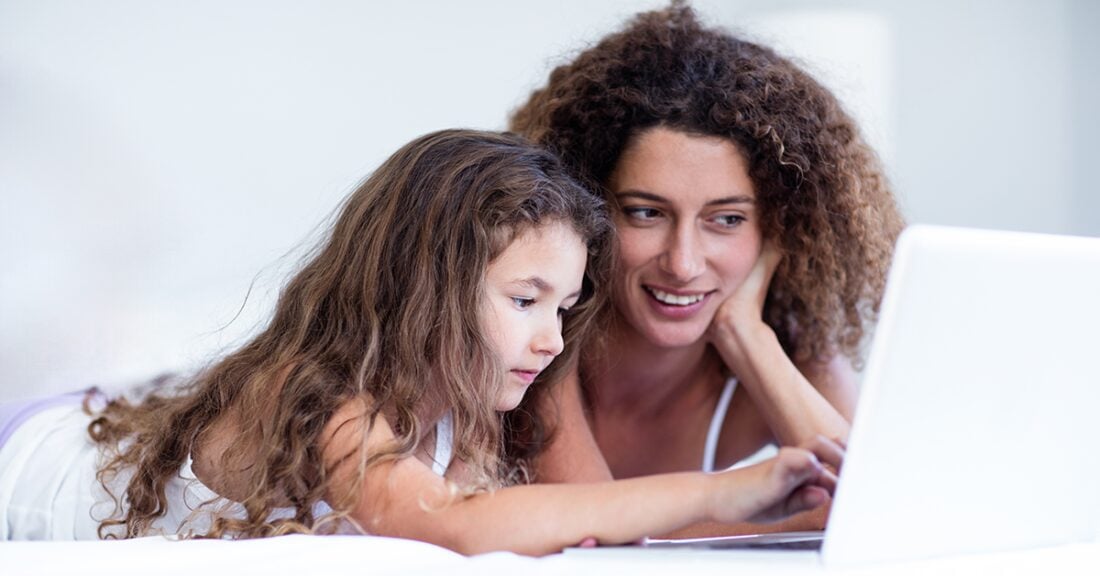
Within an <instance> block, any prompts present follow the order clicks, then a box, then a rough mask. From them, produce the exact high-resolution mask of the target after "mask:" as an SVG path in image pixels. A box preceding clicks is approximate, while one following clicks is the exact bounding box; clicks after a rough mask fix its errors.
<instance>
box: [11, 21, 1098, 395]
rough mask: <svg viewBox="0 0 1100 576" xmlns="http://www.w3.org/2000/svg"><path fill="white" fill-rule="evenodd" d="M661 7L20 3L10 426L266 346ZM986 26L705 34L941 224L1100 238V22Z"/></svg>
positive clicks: (869, 24)
mask: <svg viewBox="0 0 1100 576" xmlns="http://www.w3.org/2000/svg"><path fill="white" fill-rule="evenodd" d="M660 4H661V3H660V2H654V1H646V2H639V1H626V0H623V1H618V2H585V1H582V0H567V1H565V2H558V3H553V4H551V3H538V4H535V3H531V4H527V3H513V2H507V1H504V0H499V1H488V0H478V1H472V2H461V3H458V2H444V1H438V2H427V1H417V2H409V3H403V4H397V3H392V4H382V3H360V2H334V1H326V2H314V3H302V2H263V1H259V0H249V1H235V2H221V1H197V2H196V1H190V2H184V1H178V2H156V3H153V2H145V1H142V0H131V1H125V0H100V1H98V2H94V3H86V2H80V1H76V0H69V1H63V0H58V1H49V0H46V1H42V0H7V1H6V2H3V3H0V401H3V400H7V399H13V398H20V397H26V396H31V395H35V394H42V393H48V392H57V391H63V390H68V389H72V388H75V387H79V386H85V385H88V384H92V383H115V382H118V381H120V380H127V379H136V378H141V377H145V376H148V375H150V374H152V373H155V372H158V371H161V370H166V369H179V368H183V367H187V366H192V365H194V364H195V363H196V362H200V361H202V360H203V359H206V358H209V356H210V355H211V353H212V352H214V351H216V350H218V349H220V348H222V347H225V346H228V345H230V344H232V343H233V342H235V341H237V340H239V338H240V337H241V336H242V334H245V333H247V332H248V330H250V329H252V328H253V327H254V326H255V325H256V324H257V322H259V321H260V320H261V319H262V318H263V317H264V315H265V314H266V312H267V309H268V305H269V303H270V301H271V298H272V297H273V294H274V291H276V290H277V288H278V286H279V282H280V281H281V279H282V278H283V275H284V274H285V273H286V271H287V270H289V269H292V268H293V265H294V263H295V260H294V257H293V255H291V256H286V254H288V253H293V251H294V250H295V249H296V248H298V247H301V246H303V243H304V242H306V241H307V237H309V236H310V235H311V234H312V233H314V232H315V231H316V230H317V226H318V224H319V223H320V221H321V220H322V219H323V218H325V217H326V216H327V215H328V214H329V213H330V211H331V210H332V209H333V208H334V207H335V205H336V204H337V202H338V201H339V199H340V198H341V197H342V196H343V195H344V194H345V193H346V192H347V191H348V190H350V189H351V188H352V187H353V186H354V184H355V183H356V182H357V181H358V180H359V179H360V178H361V177H362V176H364V175H365V174H366V173H367V172H369V171H370V170H371V169H372V168H373V167H374V166H375V165H377V163H378V162H379V161H381V160H382V159H383V158H384V157H385V156H386V155H387V154H389V153H390V152H392V151H393V150H395V149H396V148H397V147H398V146H399V145H401V144H402V143H404V142H405V141H407V140H409V139H410V138H412V137H414V136H416V135H419V134H421V133H424V132H427V131H430V130H434V129H438V128H445V127H453V126H468V127H477V128H490V129H499V128H503V126H504V123H505V116H506V113H507V111H508V110H509V109H511V108H512V107H513V106H515V105H516V104H518V103H519V102H520V101H521V100H522V99H523V97H524V96H525V95H526V94H527V92H528V91H529V90H530V89H531V88H532V87H534V86H536V85H538V84H539V83H541V82H542V80H543V79H544V77H545V75H546V73H547V72H548V71H549V69H550V68H551V67H552V65H553V63H555V62H557V61H559V60H560V59H562V58H565V57H568V55H569V54H571V53H573V52H574V51H576V50H577V49H580V48H582V47H583V46H584V44H585V42H589V41H592V40H595V39H596V38H598V37H599V36H601V35H602V34H603V33H605V32H606V31H608V30H610V29H612V28H614V27H615V26H616V25H617V24H618V23H619V22H620V21H621V20H622V19H623V18H624V17H625V16H627V15H629V14H631V13H633V12H635V11H637V10H639V9H643V8H647V7H652V6H656V5H660ZM965 4H966V5H965V6H962V7H959V6H956V3H954V2H949V1H947V0H937V1H934V2H919V3H918V2H913V3H911V4H910V3H901V2H893V3H888V4H886V5H885V6H882V5H880V4H879V3H877V2H871V1H870V0H867V1H864V2H857V1H849V2H823V1H822V2H810V1H805V2H797V1H782V0H776V1H771V2H763V1H759V2H749V1H742V2H718V1H714V2H699V3H698V7H699V8H700V10H701V11H702V12H703V13H704V15H706V16H707V17H708V18H709V19H710V20H711V21H714V22H719V23H722V24H725V25H731V26H735V27H737V28H738V29H740V30H744V31H745V32H747V33H749V34H753V35H756V36H758V37H761V38H768V39H769V40H770V41H774V42H776V43H777V44H779V45H780V46H781V47H782V48H783V49H784V50H786V51H788V52H790V53H792V54H795V55H796V56H799V57H801V58H802V59H803V60H804V61H806V62H807V63H808V65H810V66H811V68H813V69H815V70H817V71H818V72H820V73H821V74H822V75H823V76H824V80H825V81H826V82H827V83H828V84H829V85H831V86H834V87H836V88H837V89H838V91H840V92H841V93H842V94H843V95H844V98H845V100H846V101H847V102H849V104H850V105H851V106H850V107H851V108H852V109H853V112H854V113H855V115H856V116H857V117H858V118H860V119H861V120H863V121H864V122H865V123H866V124H867V130H868V132H869V134H870V135H871V137H872V141H874V142H876V144H877V145H878V146H879V147H880V148H881V149H882V151H883V155H884V157H885V158H886V159H887V161H888V165H889V168H890V171H891V174H892V175H893V177H894V180H895V182H896V184H897V186H898V189H899V193H900V195H901V196H902V198H903V204H904V207H905V210H906V212H907V214H908V215H909V216H910V217H911V218H912V219H913V220H918V221H926V222H939V223H947V224H961V225H974V226H985V227H994V228H1012V229H1023V230H1040V231H1049V232H1075V233H1087V234H1095V235H1100V214H1098V210H1097V209H1098V208H1100V205H1098V202H1097V201H1096V199H1095V197H1094V196H1093V195H1092V194H1086V193H1085V190H1087V189H1089V188H1091V187H1092V185H1091V177H1090V176H1089V174H1088V173H1087V172H1086V171H1085V170H1086V168H1085V167H1086V166H1087V165H1088V163H1089V162H1091V161H1092V160H1093V159H1095V156H1097V146H1096V144H1094V143H1093V142H1092V133H1093V131H1092V128H1095V127H1097V114H1096V112H1094V111H1093V110H1092V105H1091V103H1092V102H1093V101H1095V96H1096V95H1097V92H1098V89H1097V83H1096V75H1095V73H1094V72H1093V69H1094V68H1095V65H1094V63H1095V61H1096V60H1095V59H1096V56H1097V55H1100V48H1098V46H1097V42H1096V40H1094V39H1091V37H1090V34H1091V33H1092V32H1093V31H1094V30H1096V24H1097V23H1100V15H1098V13H1097V10H1096V8H1095V7H1093V6H1092V5H1090V4H1089V3H1088V2H1085V1H1081V2H1074V1H1072V0H1063V1H1060V2H1038V1H1035V2H1023V1H1015V2H1011V1H1010V2H998V1H994V0H972V1H971V2H967V3H965ZM860 22H863V23H865V24H866V26H861V25H860V24H859V23H860ZM861 30H862V32H861ZM1082 127H1088V129H1087V130H1085V129H1083V128H1082ZM254 281H255V283H254V287H253V291H252V294H251V296H250V297H249V299H248V301H247V304H245V305H244V307H243V310H242V311H241V314H240V316H239V317H238V318H237V319H236V320H233V319H234V317H235V315H236V314H237V312H238V309H241V307H242V303H243V302H244V301H245V295H246V293H247V292H248V290H249V287H250V285H251V284H253V282H254ZM231 321H232V322H231ZM227 324H228V326H227V327H226V325H227ZM223 327H224V328H223Z"/></svg>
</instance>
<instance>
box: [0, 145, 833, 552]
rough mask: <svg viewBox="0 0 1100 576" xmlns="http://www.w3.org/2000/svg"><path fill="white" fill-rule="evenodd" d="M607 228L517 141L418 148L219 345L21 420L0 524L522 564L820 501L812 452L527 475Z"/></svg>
mask: <svg viewBox="0 0 1100 576" xmlns="http://www.w3.org/2000/svg"><path fill="white" fill-rule="evenodd" d="M609 230H610V227H609V222H608V220H607V217H606V215H605V212H604V208H603V206H602V204H601V203H600V201H599V200H597V199H595V197H594V196H591V195H589V194H588V193H587V192H586V191H585V190H584V189H582V188H581V187H580V186H579V185H578V184H577V183H576V182H575V181H574V180H572V179H571V178H570V177H568V176H567V175H566V174H565V172H564V171H563V169H562V168H561V166H560V165H559V162H558V160H557V159H556V158H555V157H554V156H553V155H551V154H550V153H548V152H546V151H543V150H541V149H539V148H535V147H533V146H531V145H529V144H527V143H526V142H525V141H524V140H522V139H521V138H519V137H516V136H511V135H499V134H490V133H481V132H472V131H461V130H452V131H443V132H437V133H433V134H429V135H426V136H424V137H421V138H419V139H417V140H415V141H413V142H411V143H409V144H408V145H406V146H405V147H404V148H402V149H401V150H399V151H398V152H397V153H396V154H394V155H393V156H392V157H391V158H390V159H388V160H387V161H386V162H385V163H384V164H383V165H382V166H381V167H380V168H379V169H378V170H377V171H376V172H375V173H374V175H373V176H371V177H370V178H369V179H368V180H367V181H366V182H365V183H364V184H363V185H362V186H361V187H360V188H359V189H358V190H357V191H355V192H354V193H353V194H352V195H351V196H350V197H349V198H348V200H347V201H346V204H345V205H344V207H343V209H342V211H341V213H340V215H339V217H338V219H337V221H336V223H335V225H334V227H333V229H332V231H331V236H330V237H329V239H328V240H327V241H326V242H325V243H324V244H323V245H322V246H320V247H319V248H318V249H317V251H316V252H315V253H314V254H313V255H312V256H311V258H310V259H309V260H308V261H307V262H306V264H305V265H304V267H303V268H302V269H301V271H299V272H298V273H297V274H296V275H295V276H294V277H293V278H292V279H291V280H290V282H289V283H288V284H287V286H286V287H285V288H284V290H283V292H282V294H281V295H280V297H279V300H278V303H277V305H276V308H275V312H274V316H273V318H272V320H271V322H270V325H269V326H268V327H267V328H266V329H265V330H264V331H263V332H262V333H260V334H259V335H258V336H256V337H255V338H254V339H252V340H251V341H250V342H248V343H247V344H245V345H244V346H243V347H241V348H240V349H239V350H237V351H235V352H233V353H231V354H229V355H228V356H226V357H225V358H223V359H221V360H220V361H218V362H217V363H215V364H213V365H212V366H211V367H209V368H207V369H206V370H203V371H202V372H200V373H199V374H198V375H196V376H195V377H194V378H193V379H192V380H191V381H190V382H188V383H186V384H185V385H183V386H162V387H160V388H158V389H156V390H154V391H153V392H152V393H149V394H147V395H145V396H144V398H141V399H138V400H131V401H127V400H125V399H122V398H118V399H115V400H112V401H110V402H109V403H108V404H107V405H106V407H105V408H103V409H102V410H100V411H99V412H98V413H97V414H96V415H95V416H94V419H91V421H90V424H89V417H88V416H87V415H86V414H85V413H84V411H80V410H78V409H76V408H73V407H67V408H66V407H60V408H51V409H48V410H44V411H41V412H39V413H38V414H36V415H33V416H30V417H29V418H24V419H23V420H24V421H23V422H22V424H21V425H19V426H18V428H16V429H15V430H14V432H13V433H11V435H10V438H9V439H8V441H7V442H6V443H5V444H4V445H3V446H2V447H0V511H2V514H3V515H4V516H6V517H5V518H0V531H5V533H4V534H2V535H3V536H4V537H6V538H55V539H60V538H66V539H67V538H74V537H75V538H92V537H96V536H99V537H135V536H142V535H147V534H162V533H168V534H180V535H183V536H193V535H205V536H211V537H225V536H229V537H260V536H272V535H278V534H284V533H290V532H313V533H333V532H346V531H356V532H362V533H367V534H377V535H388V536H399V537H406V538H415V539H419V540H423V541H426V542H432V543H435V544H439V545H442V546H446V547H448V548H451V549H453V550H457V551H459V552H463V553H478V552H485V551H490V550H512V551H516V552H520V553H527V554H542V553H548V552H552V551H557V550H561V549H562V548H563V547H565V546H569V545H575V544H577V543H579V542H581V541H583V540H585V539H595V540H596V541H598V542H603V543H621V542H629V541H632V540H637V539H639V538H641V537H644V536H646V535H650V534H659V533H663V532H667V531H670V530H673V529H675V528H678V527H680V526H683V525H686V524H690V523H694V522H699V521H705V520H715V521H738V520H744V519H748V518H755V519H771V518H778V517H782V516H785V515H787V514H790V513H793V512H797V511H800V510H803V509H806V508H809V507H813V506H815V505H818V504H820V503H821V502H822V501H823V500H824V498H825V497H826V495H827V493H828V492H830V491H831V490H832V488H833V486H834V482H835V476H834V475H833V473H832V472H831V471H829V470H828V469H826V468H825V467H823V466H822V464H821V463H820V461H819V458H818V457H820V459H821V460H824V461H826V462H828V463H831V464H832V465H834V466H838V465H839V459H840V452H839V449H837V447H836V446H835V445H832V444H830V443H828V442H826V441H822V442H821V443H820V444H819V445H818V446H816V447H815V450H814V452H816V453H817V457H815V454H814V453H813V452H810V451H806V450H800V449H794V448H792V449H785V450H784V451H782V452H781V453H780V455H779V456H778V457H777V458H775V459H772V460H769V461H767V462H765V463H763V464H760V465H757V466H754V467H750V468H745V469H742V470H737V471H732V472H724V473H721V474H714V475H708V474H703V473H682V474H667V475H660V476H652V477H647V478H639V479H633V480H627V481H621V482H605V483H597V484H573V485H536V484H529V482H530V481H531V479H530V478H529V477H528V476H527V474H526V473H527V470H528V469H529V464H530V462H531V461H532V459H533V458H535V457H536V456H537V455H538V454H539V452H540V450H541V447H542V445H543V444H544V443H545V441H546V440H547V438H548V437H549V434H550V433H551V430H550V427H548V426H546V424H544V420H545V421H551V420H552V419H553V416H552V415H548V414H545V415H537V414H533V413H531V412H530V411H529V410H527V409H525V407H526V406H536V405H545V403H540V402H539V401H538V398H535V397H537V396H538V395H540V394H542V393H543V391H544V390H546V389H547V386H545V385H543V383H544V382H553V381H555V379H556V378H557V377H558V376H557V375H556V373H557V372H560V371H562V370H568V369H569V367H570V359H569V358H567V357H560V356H562V354H563V352H564V351H569V352H575V350H574V349H573V348H572V347H571V346H570V345H569V344H570V343H571V342H573V341H575V340H576V339H578V337H579V336H581V335H582V334H583V332H584V331H585V329H586V326H587V323H588V321H589V318H590V317H591V315H592V311H593V310H594V309H595V308H596V307H597V304H599V302H598V297H599V294H600V293H601V291H602V288H599V286H600V280H601V277H602V274H603V272H604V270H605V269H606V267H607V266H606V264H605V263H603V261H602V258H603V256H604V255H605V254H606V253H607V251H606V250H604V249H603V247H604V245H605V242H606V240H607V237H608V234H609ZM589 260H591V261H592V266H591V267H589V268H588V271H587V273H586V264H587V263H588V261H589ZM555 358H556V360H555ZM525 396H527V397H528V398H527V400H524V397H525ZM86 404H87V402H86ZM517 407H519V408H518V409H517ZM538 416H542V417H541V418H540V417H538ZM3 427H4V426H3V425H2V423H0V428H3ZM85 429H86V430H87V432H85ZM88 433H90V438H89V437H88ZM93 440H94V442H93ZM93 477H94V478H95V479H97V480H98V482H96V481H93ZM93 488H95V490H93ZM104 505H105V506H104Z"/></svg>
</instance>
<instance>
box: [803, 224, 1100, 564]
mask: <svg viewBox="0 0 1100 576" xmlns="http://www.w3.org/2000/svg"><path fill="white" fill-rule="evenodd" d="M1098 360H1100V238H1076V237H1066V236H1050V235H1040V234H1026V233H1016V232H996V231H985V230H972V229H961V228H946V227H935V226H924V225H918V226H912V227H910V228H908V229H907V230H906V231H905V232H904V233H903V234H902V237H901V238H900V239H899V241H898V245H897V248H896V250H895V255H894V260H893V263H892V266H891V269H890V274H889V278H888V282H887V290H886V294H885V296H884V300H883V303H882V308H881V314H880V317H879V322H878V325H877V327H876V329H875V333H874V337H873V342H872V346H871V350H870V355H869V357H868V360H867V365H866V370H865V371H864V376H863V383H862V387H861V392H860V398H859V402H858V408H857V412H856V418H855V421H854V422H853V425H852V431H851V435H850V437H849V443H848V454H847V459H846V461H845V463H844V469H843V471H842V474H841V478H840V483H839V486H838V488H837V493H836V497H835V500H834V503H833V508H832V512H831V515H830V519H829V526H828V529H827V532H826V536H825V542H824V544H823V548H822V554H823V560H824V562H825V563H826V564H827V565H854V564H865V563H870V562H878V561H891V560H910V559H916V558H925V557H933V556H941V555H947V554H954V553H970V552H987V551H997V550H1008V549H1018V548H1026V547H1033V546H1042V545H1052V544H1059V543H1068V542H1074V541H1088V540H1092V539H1094V538H1095V536H1096V534H1097V525H1096V523H1095V516H1096V513H1097V511H1100V506H1098V500H1097V489H1096V487H1097V485H1098V484H1097V478H1100V457H1098V454H1100V442H1098V440H1100V425H1098V422H1100V376H1098V370H1100V362H1098Z"/></svg>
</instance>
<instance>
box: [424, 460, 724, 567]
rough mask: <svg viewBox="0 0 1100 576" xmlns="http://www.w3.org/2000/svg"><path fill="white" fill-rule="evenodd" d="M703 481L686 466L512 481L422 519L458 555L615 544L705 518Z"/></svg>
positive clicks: (538, 552)
mask: <svg viewBox="0 0 1100 576" xmlns="http://www.w3.org/2000/svg"><path fill="white" fill-rule="evenodd" d="M709 482H710V478H708V476H707V475H705V474H702V473H698V472H687V473H679V474H662V475H657V476H647V477H642V478H633V479H629V480H622V481H618V482H600V483H594V484H542V485H528V486H515V487H510V488H504V489H501V490H498V491H496V492H493V493H487V494H479V495H476V496H473V497H470V498H467V499H465V500H463V501H460V502H456V503H453V504H451V505H450V506H447V507H445V508H441V509H439V510H438V511H436V512H435V513H434V514H432V513H429V515H428V516H427V517H425V518H424V520H425V521H426V522H428V523H430V524H431V532H433V533H434V536H435V537H438V536H443V537H444V539H445V540H446V541H442V542H437V543H439V544H442V545H444V546H447V547H448V548H451V549H453V550H456V551H458V552H461V553H463V554H479V553H483V552H490V551H495V550H508V551H512V552H518V553H520V554H530V555H543V554H548V553H552V552H558V551H560V550H562V549H563V548H566V547H569V546H575V545H577V544H578V543H579V542H580V541H581V540H583V539H585V538H588V537H593V538H596V540H597V541H599V542H600V543H602V544H621V543H628V542H632V541H636V540H639V539H641V538H643V537H645V536H650V535H655V534H663V533H667V532H670V531H672V530H675V529H677V528H681V527H683V526H687V525H690V524H694V523H697V522H702V521H706V520H709V519H711V518H710V506H711V505H710V502H709V501H708V498H709V497H710V496H709V494H711V490H710V488H708V486H707V484H708V483H709ZM432 516H435V517H434V518H433V517H432ZM412 537H416V536H412ZM433 539H434V538H433Z"/></svg>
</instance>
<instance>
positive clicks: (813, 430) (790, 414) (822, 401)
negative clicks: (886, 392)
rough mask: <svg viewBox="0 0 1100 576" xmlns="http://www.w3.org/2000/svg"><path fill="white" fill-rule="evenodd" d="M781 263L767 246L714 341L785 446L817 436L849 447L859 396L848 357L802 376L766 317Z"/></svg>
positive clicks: (721, 317) (716, 325)
mask: <svg viewBox="0 0 1100 576" xmlns="http://www.w3.org/2000/svg"><path fill="white" fill-rule="evenodd" d="M778 263H779V253H778V251H776V250H775V249H774V248H773V247H772V246H771V245H770V244H765V247H764V250H763V251H762V253H761V255H760V257H759V258H758V259H757V262H756V266H755V267H754V268H753V270H752V272H751V273H750V274H749V277H748V278H747V279H746V280H745V282H744V283H743V284H742V285H741V287H740V288H739V289H738V291H737V293H735V294H733V295H732V296H730V297H729V298H728V299H727V300H726V301H725V302H724V303H723V304H722V306H721V308H719V310H718V312H717V313H716V314H715V317H714V320H713V321H712V322H711V325H710V334H709V336H710V341H711V342H712V343H713V344H714V347H715V349H717V350H718V353H719V354H720V355H721V356H722V359H723V361H725V362H726V364H727V365H728V366H729V367H730V369H731V370H733V372H734V373H735V374H736V375H737V378H738V380H739V381H740V383H741V385H742V386H744V387H745V389H746V390H747V391H748V393H749V396H750V397H751V398H752V400H753V404H754V405H755V406H756V408H757V409H758V410H759V411H760V413H761V415H762V416H763V418H764V420H765V422H767V424H768V426H769V427H770V428H771V430H772V433H773V434H774V435H775V437H776V440H778V442H779V444H780V445H784V446H797V445H800V444H802V443H804V442H807V441H808V440H810V439H812V438H813V437H814V436H816V435H821V436H826V437H828V438H833V439H836V440H838V441H840V442H841V443H844V442H845V441H846V440H847V438H848V431H849V429H850V427H851V419H852V414H853V412H854V411H855V400H856V396H857V394H858V391H857V378H856V373H855V370H853V369H852V367H851V364H850V363H849V362H848V361H847V359H845V358H843V357H836V358H833V359H831V360H829V361H828V362H818V363H811V364H807V365H805V366H802V367H801V368H802V370H800V369H799V367H796V366H795V364H794V363H793V362H792V361H791V359H790V358H789V357H788V356H787V354H786V352H784V351H783V348H782V347H781V346H780V344H779V339H778V337H776V335H775V332H774V331H773V330H772V329H771V327H770V326H768V325H767V324H765V323H764V321H763V318H762V315H761V311H762V310H763V307H764V298H765V296H766V295H767V289H768V284H769V283H770V282H771V277H772V274H773V273H774V272H775V267H776V265H777V264H778ZM803 370H804V371H805V372H803Z"/></svg>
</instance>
